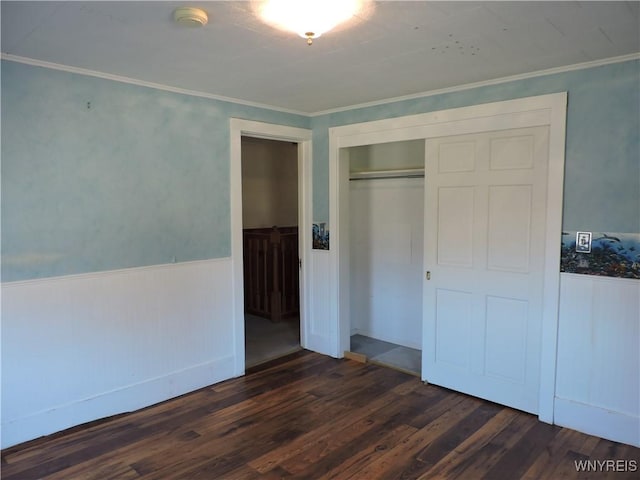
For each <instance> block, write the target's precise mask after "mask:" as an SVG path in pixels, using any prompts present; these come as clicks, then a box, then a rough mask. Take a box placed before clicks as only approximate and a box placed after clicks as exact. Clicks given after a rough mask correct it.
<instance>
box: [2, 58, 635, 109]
mask: <svg viewBox="0 0 640 480" xmlns="http://www.w3.org/2000/svg"><path fill="white" fill-rule="evenodd" d="M0 58H1V59H2V60H7V61H11V62H16V63H23V64H25V65H33V66H36V67H44V68H50V69H52V70H60V71H64V72H69V73H77V74H80V75H87V76H90V77H96V78H104V79H107V80H113V81H115V82H122V83H129V84H132V85H140V86H143V87H148V88H155V89H158V90H164V91H167V92H173V93H179V94H182V95H191V96H195V97H201V98H209V99H212V100H219V101H222V102H230V103H236V104H238V105H246V106H249V107H256V108H264V109H268V110H273V111H276V112H283V113H291V114H293V115H301V116H304V117H320V116H323V115H329V114H332V113H339V112H345V111H348V110H356V109H361V108H368V107H375V106H378V105H386V104H389V103H395V102H401V101H404V100H413V99H418V98H424V97H432V96H435V95H442V94H445V93H454V92H462V91H464V90H471V89H473V88H479V87H486V86H490V85H499V84H501V83H507V82H514V81H517V80H526V79H528V78H535V77H542V76H545V75H554V74H558V73H564V72H572V71H575V70H584V69H587V68H594V67H600V66H603V65H610V64H613V63H622V62H628V61H631V60H638V59H640V53H632V54H629V55H621V56H618V57H610V58H604V59H601V60H593V61H590V62H583V63H577V64H572V65H566V66H562V67H555V68H550V69H546V70H537V71H534V72H529V73H523V74H520V75H511V76H508V77H501V78H495V79H492V80H486V81H483V82H475V83H467V84H464V85H456V86H453V87H447V88H441V89H437V90H427V91H423V92H418V93H414V94H410V95H402V96H398V97H390V98H384V99H381V100H374V101H371V102H365V103H358V104H352V105H346V106H343V107H337V108H333V109H328V110H321V111H318V112H302V111H298V110H291V109H287V108H282V107H278V106H275V105H268V104H262V103H257V102H250V101H247V100H242V99H239V98H232V97H225V96H223V95H215V94H212V93H206V92H200V91H196V90H188V89H185V88H179V87H172V86H169V85H163V84H160V83H154V82H147V81H145V80H138V79H135V78H130V77H124V76H121V75H114V74H110V73H105V72H99V71H97V70H89V69H86V68H80V67H72V66H70V65H63V64H59V63H53V62H46V61H44V60H37V59H35V58H29V57H22V56H19V55H12V54H9V53H2V54H0Z"/></svg>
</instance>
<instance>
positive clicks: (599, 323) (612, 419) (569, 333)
mask: <svg viewBox="0 0 640 480" xmlns="http://www.w3.org/2000/svg"><path fill="white" fill-rule="evenodd" d="M639 344H640V282H639V281H638V280H627V279H620V278H608V277H597V276H590V275H576V274H570V273H563V274H561V279H560V312H559V331H558V363H557V375H556V399H555V411H554V423H557V424H558V425H562V426H565V427H569V428H573V429H576V430H580V431H582V432H586V433H589V434H592V435H597V436H600V437H603V438H607V439H610V440H615V441H618V442H623V443H627V444H631V445H636V446H640V393H639V392H640V348H639Z"/></svg>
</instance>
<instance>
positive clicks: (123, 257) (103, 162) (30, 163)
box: [1, 61, 640, 281]
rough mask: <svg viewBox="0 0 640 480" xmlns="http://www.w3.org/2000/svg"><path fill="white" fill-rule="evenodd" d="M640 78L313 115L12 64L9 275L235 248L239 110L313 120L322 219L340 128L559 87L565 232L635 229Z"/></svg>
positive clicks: (5, 103)
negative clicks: (332, 131) (234, 124)
mask: <svg viewBox="0 0 640 480" xmlns="http://www.w3.org/2000/svg"><path fill="white" fill-rule="evenodd" d="M639 84H640V62H639V61H630V62H624V63H617V64H612V65H606V66H602V67H596V68H591V69H584V70H577V71H572V72H566V73H561V74H554V75H548V76H542V77H536V78H530V79H526V80H520V81H514V82H508V83H504V84H500V85H493V86H487V87H480V88H474V89H470V90H465V91H460V92H455V93H449V94H442V95H434V96H428V97H422V98H419V99H412V100H406V101H401V102H394V103H390V104H386V105H379V106H373V107H368V108H358V109H352V110H348V111H344V112H339V113H334V114H328V115H322V116H318V117H313V118H307V117H305V116H298V115H292V114H287V113H282V112H276V111H272V110H268V109H259V108H254V107H248V106H243V105H239V104H234V103H229V102H222V101H216V100H210V99H203V98H198V97H191V96H188V95H179V94H174V93H169V92H165V91H160V90H155V89H150V88H146V87H139V86H135V85H130V84H124V83H119V82H114V81H110V80H103V79H99V78H93V77H88V76H83V75H76V74H71V73H67V72H60V71H55V70H50V69H44V68H40V67H34V66H28V65H24V64H19V63H14V62H7V61H3V62H2V150H1V153H2V171H1V174H2V212H1V213H2V280H3V281H14V280H24V279H31V278H41V277H49V276H58V275H68V274H75V273H85V272H93V271H104V270H111V269H116V268H126V267H136V266H145V265H154V264H163V263H170V262H173V261H174V260H175V261H176V262H182V261H189V260H201V259H207V258H219V257H225V256H228V255H229V254H230V249H231V247H230V208H229V198H230V195H229V118H230V117H237V118H245V119H251V120H258V121H264V122H270V123H278V124H284V125H291V126H296V127H303V128H312V129H313V221H314V222H323V221H327V220H328V219H329V213H328V211H329V208H328V206H329V200H328V190H329V178H328V173H329V164H328V156H329V155H328V154H329V142H328V129H329V128H330V127H333V126H339V125H346V124H351V123H358V122H365V121H372V120H378V119H383V118H392V117H398V116H404V115H411V114H416V113H425V112H430V111H437V110H442V109H447V108H455V107H461V106H468V105H475V104H480V103H487V102H492V101H500V100H507V99H513V98H521V97H527V96H533V95H541V94H546V93H555V92H561V91H568V92H569V107H568V119H567V152H566V173H565V193H564V194H565V204H564V221H563V226H564V229H566V230H587V231H610V232H630V233H637V232H640V214H639V210H640V207H639V205H640V144H639V132H640V87H639ZM87 102H90V103H91V105H90V108H87Z"/></svg>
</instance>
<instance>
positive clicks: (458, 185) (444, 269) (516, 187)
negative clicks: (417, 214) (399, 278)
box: [422, 127, 560, 413]
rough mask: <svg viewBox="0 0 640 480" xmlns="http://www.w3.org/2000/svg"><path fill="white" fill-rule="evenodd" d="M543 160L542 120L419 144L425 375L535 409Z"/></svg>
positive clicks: (545, 157) (545, 136)
mask: <svg viewBox="0 0 640 480" xmlns="http://www.w3.org/2000/svg"><path fill="white" fill-rule="evenodd" d="M548 157H549V132H548V127H533V128H520V129H512V130H500V131H494V132H487V133H481V134H470V135H456V136H450V137H442V138H434V139H428V140H426V150H425V171H426V191H425V257H424V258H425V276H424V284H423V285H424V296H423V299H424V305H423V316H424V328H423V337H424V338H423V356H422V362H423V365H422V372H423V373H422V375H423V380H425V381H427V382H429V383H434V384H436V385H441V386H444V387H447V388H451V389H454V390H457V391H460V392H464V393H468V394H470V395H474V396H477V397H481V398H485V399H487V400H491V401H494V402H497V403H500V404H503V405H508V406H511V407H514V408H517V409H520V410H524V411H527V412H531V413H537V412H538V397H539V384H540V383H539V382H540V379H539V376H540V339H541V324H542V298H543V269H544V255H545V252H544V243H545V228H546V227H545V225H546V224H545V221H546V219H545V212H546V198H547V192H546V189H547V164H548ZM558 241H560V239H558Z"/></svg>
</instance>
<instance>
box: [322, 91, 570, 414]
mask: <svg viewBox="0 0 640 480" xmlns="http://www.w3.org/2000/svg"><path fill="white" fill-rule="evenodd" d="M566 105H567V94H566V92H563V93H555V94H549V95H541V96H537V97H527V98H521V99H516V100H507V101H502V102H495V103H488V104H482V105H474V106H470V107H463V108H455V109H450V110H442V111H438V112H431V113H425V114H419V115H411V116H406V117H399V118H390V119H386V120H378V121H373V122H366V123H360V124H353V125H346V126H342V127H334V128H330V129H329V215H330V225H329V227H330V231H331V250H330V251H329V254H330V255H329V260H330V265H329V270H330V274H331V275H330V279H329V281H330V284H331V288H330V290H329V292H328V293H327V301H328V302H329V305H330V321H332V322H335V323H333V325H332V326H331V330H332V331H333V332H336V337H335V338H334V339H333V341H334V342H335V343H334V345H335V347H334V348H333V353H332V354H333V355H334V356H336V357H341V356H342V355H343V352H344V350H348V349H349V343H350V338H349V333H350V328H349V324H350V320H349V312H350V304H349V294H348V292H349V288H348V286H349V273H348V272H349V268H348V265H349V234H348V228H347V227H348V219H349V203H348V197H349V185H348V179H347V175H348V165H347V168H345V165H344V163H345V162H344V161H341V160H344V159H345V158H346V157H348V156H346V155H344V153H343V152H345V151H346V150H343V149H344V148H346V147H353V146H361V145H371V144H376V143H385V142H396V141H404V140H417V139H425V140H427V139H432V138H439V137H446V136H452V135H468V134H476V133H483V132H491V131H497V130H508V129H518V128H530V127H539V126H542V127H548V131H549V150H548V151H549V163H548V168H547V191H546V207H545V234H544V240H543V244H544V252H545V255H544V258H543V259H542V260H541V265H542V276H543V278H544V282H543V285H544V286H543V291H542V298H543V300H542V302H541V305H539V308H540V309H541V317H542V320H541V332H540V354H539V365H540V376H539V388H538V398H539V402H538V417H539V418H540V420H542V421H545V422H547V423H553V409H554V392H555V371H556V345H557V331H558V303H559V283H560V239H561V232H562V230H561V229H562V197H563V182H564V153H565V135H566ZM423 349H424V346H423Z"/></svg>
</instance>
